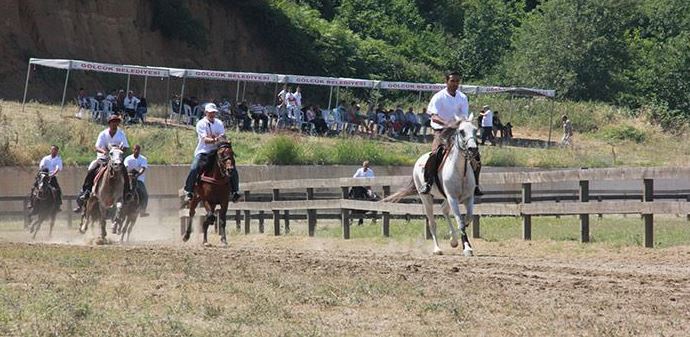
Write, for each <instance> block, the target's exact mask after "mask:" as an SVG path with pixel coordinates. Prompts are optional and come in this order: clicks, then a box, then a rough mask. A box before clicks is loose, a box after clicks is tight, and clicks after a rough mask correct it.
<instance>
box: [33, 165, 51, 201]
mask: <svg viewBox="0 0 690 337" xmlns="http://www.w3.org/2000/svg"><path fill="white" fill-rule="evenodd" d="M36 187H37V188H36V197H38V198H39V199H45V198H46V196H47V195H48V192H49V187H50V174H49V173H48V170H41V171H39V172H38V176H37V177H36Z"/></svg>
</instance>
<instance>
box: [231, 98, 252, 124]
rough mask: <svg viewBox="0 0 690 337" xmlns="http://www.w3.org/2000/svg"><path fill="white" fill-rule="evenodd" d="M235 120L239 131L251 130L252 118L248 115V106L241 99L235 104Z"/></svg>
mask: <svg viewBox="0 0 690 337" xmlns="http://www.w3.org/2000/svg"><path fill="white" fill-rule="evenodd" d="M235 120H236V121H237V126H238V127H239V129H240V131H251V123H252V120H251V118H250V117H249V106H248V105H247V101H242V102H241V103H240V104H238V105H237V112H236V113H235Z"/></svg>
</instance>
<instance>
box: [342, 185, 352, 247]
mask: <svg viewBox="0 0 690 337" xmlns="http://www.w3.org/2000/svg"><path fill="white" fill-rule="evenodd" d="M340 189H341V191H342V198H343V199H347V194H348V193H347V192H348V190H349V189H348V188H347V187H340ZM340 224H341V225H342V226H343V239H345V240H347V239H349V238H350V210H348V209H347V208H341V209H340Z"/></svg>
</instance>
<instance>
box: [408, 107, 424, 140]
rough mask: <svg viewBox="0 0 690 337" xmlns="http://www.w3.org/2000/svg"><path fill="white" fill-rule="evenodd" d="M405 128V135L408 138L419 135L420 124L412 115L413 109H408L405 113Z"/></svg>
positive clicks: (415, 116)
mask: <svg viewBox="0 0 690 337" xmlns="http://www.w3.org/2000/svg"><path fill="white" fill-rule="evenodd" d="M405 126H406V128H407V130H406V131H407V134H408V135H409V136H415V137H416V136H417V134H418V133H419V128H420V127H421V124H420V123H419V122H418V121H417V115H415V113H414V109H413V108H412V107H410V108H409V109H408V110H407V112H406V113H405Z"/></svg>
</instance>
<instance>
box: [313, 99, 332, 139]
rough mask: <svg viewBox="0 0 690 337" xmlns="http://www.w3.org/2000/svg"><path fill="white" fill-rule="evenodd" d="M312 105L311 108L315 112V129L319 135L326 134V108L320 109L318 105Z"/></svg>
mask: <svg viewBox="0 0 690 337" xmlns="http://www.w3.org/2000/svg"><path fill="white" fill-rule="evenodd" d="M312 107H313V108H312V110H313V111H314V113H315V114H316V116H315V117H314V128H315V129H316V133H317V134H319V135H326V134H327V133H328V124H327V123H326V118H327V116H328V110H321V108H319V106H318V105H313V106H312Z"/></svg>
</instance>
